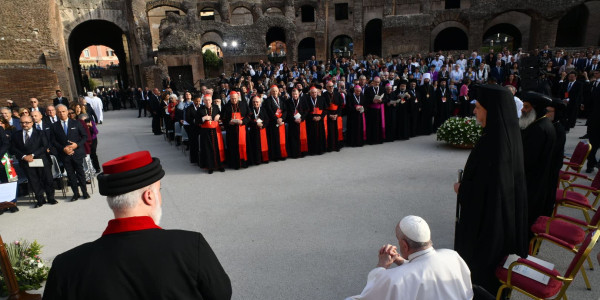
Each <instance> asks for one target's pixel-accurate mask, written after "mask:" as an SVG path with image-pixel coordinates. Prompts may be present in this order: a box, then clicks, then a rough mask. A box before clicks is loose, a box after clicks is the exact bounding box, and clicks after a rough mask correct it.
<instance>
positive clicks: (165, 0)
mask: <svg viewBox="0 0 600 300" xmlns="http://www.w3.org/2000/svg"><path fill="white" fill-rule="evenodd" d="M161 6H170V7H174V8H177V9H179V10H181V11H183V12H184V13H186V14H187V7H186V6H185V5H184V4H183V1H174V0H153V1H148V2H147V3H146V13H148V11H150V10H152V9H155V8H158V7H161Z"/></svg>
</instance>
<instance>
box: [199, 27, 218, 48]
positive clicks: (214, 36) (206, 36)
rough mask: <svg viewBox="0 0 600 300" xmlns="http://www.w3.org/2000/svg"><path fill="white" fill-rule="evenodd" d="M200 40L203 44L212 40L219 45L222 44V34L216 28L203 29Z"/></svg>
mask: <svg viewBox="0 0 600 300" xmlns="http://www.w3.org/2000/svg"><path fill="white" fill-rule="evenodd" d="M200 40H201V43H202V44H203V45H204V44H207V43H210V42H212V43H215V44H217V45H219V47H221V45H222V44H223V34H222V33H221V32H219V31H217V30H209V31H205V32H204V33H203V34H202V37H201V38H200Z"/></svg>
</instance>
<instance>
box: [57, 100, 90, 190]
mask: <svg viewBox="0 0 600 300" xmlns="http://www.w3.org/2000/svg"><path fill="white" fill-rule="evenodd" d="M56 111H57V115H58V119H59V121H58V122H56V123H54V124H52V144H53V145H54V147H55V148H56V152H58V158H59V159H60V160H61V161H62V162H63V165H64V166H65V169H66V170H67V177H68V178H69V182H70V184H71V189H72V190H73V197H72V198H71V201H77V200H78V199H79V190H78V189H77V185H79V187H81V193H82V194H83V199H88V198H90V195H89V194H88V193H87V188H86V186H85V174H84V172H83V159H84V158H85V150H84V147H83V145H84V144H85V141H86V140H87V134H86V132H85V129H84V128H83V125H81V123H80V122H79V121H76V120H72V119H69V115H68V109H67V107H66V106H64V105H62V104H61V105H58V106H57V107H56Z"/></svg>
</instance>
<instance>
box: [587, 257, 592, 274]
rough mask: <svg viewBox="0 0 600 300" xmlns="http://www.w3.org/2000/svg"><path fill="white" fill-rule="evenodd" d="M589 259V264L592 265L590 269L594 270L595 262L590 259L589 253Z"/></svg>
mask: <svg viewBox="0 0 600 300" xmlns="http://www.w3.org/2000/svg"><path fill="white" fill-rule="evenodd" d="M587 261H588V264H589V265H590V270H592V271H593V270H594V264H593V263H592V260H591V259H590V256H589V255H588V257H587Z"/></svg>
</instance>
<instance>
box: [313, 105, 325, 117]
mask: <svg viewBox="0 0 600 300" xmlns="http://www.w3.org/2000/svg"><path fill="white" fill-rule="evenodd" d="M322 113H323V110H322V109H320V108H318V107H315V108H314V109H313V111H312V114H313V115H321V114H322Z"/></svg>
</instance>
